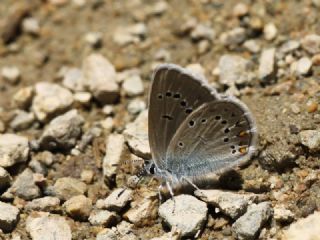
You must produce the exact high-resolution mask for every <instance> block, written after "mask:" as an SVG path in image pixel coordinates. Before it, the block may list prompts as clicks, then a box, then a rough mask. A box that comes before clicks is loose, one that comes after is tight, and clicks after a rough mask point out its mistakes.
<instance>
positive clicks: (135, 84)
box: [122, 75, 144, 97]
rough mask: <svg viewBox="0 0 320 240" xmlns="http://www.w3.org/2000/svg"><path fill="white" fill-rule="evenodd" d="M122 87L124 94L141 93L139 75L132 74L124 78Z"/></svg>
mask: <svg viewBox="0 0 320 240" xmlns="http://www.w3.org/2000/svg"><path fill="white" fill-rule="evenodd" d="M122 88H123V90H124V92H125V94H126V95H127V96H129V97H135V96H138V95H141V94H143V91H144V88H143V82H142V80H141V77H140V76H139V75H133V76H131V77H129V78H127V79H125V80H124V82H123V84H122Z"/></svg>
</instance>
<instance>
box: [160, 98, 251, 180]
mask: <svg viewBox="0 0 320 240" xmlns="http://www.w3.org/2000/svg"><path fill="white" fill-rule="evenodd" d="M256 142H257V132H256V125H255V122H254V120H253V118H252V115H251V114H250V112H249V110H248V109H247V107H246V106H245V105H244V104H243V103H241V102H240V101H239V100H237V99H235V98H231V97H228V98H224V99H222V100H217V101H213V102H210V103H205V104H203V105H202V106H201V107H199V108H198V109H196V110H195V111H194V112H193V113H192V114H190V115H189V116H188V117H187V118H186V119H185V120H184V121H183V123H182V124H181V126H180V127H179V129H178V130H177V132H176V134H175V135H174V137H173V138H172V140H171V142H170V145H169V147H168V151H167V166H166V168H167V169H169V170H170V171H171V172H172V173H173V174H175V175H176V176H177V177H178V178H180V177H183V176H184V177H192V178H198V177H201V176H204V175H206V174H209V173H217V172H219V171H220V172H221V171H222V170H224V169H228V168H232V167H234V166H236V165H239V164H241V163H243V162H245V161H247V160H248V159H249V158H250V156H251V155H252V153H253V152H254V150H255V146H256Z"/></svg>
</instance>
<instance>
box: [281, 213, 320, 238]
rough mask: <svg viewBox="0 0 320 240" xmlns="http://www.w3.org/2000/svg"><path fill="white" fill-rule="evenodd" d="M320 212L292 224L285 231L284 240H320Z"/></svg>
mask: <svg viewBox="0 0 320 240" xmlns="http://www.w3.org/2000/svg"><path fill="white" fill-rule="evenodd" d="M319 222H320V212H317V211H316V212H314V213H313V214H311V215H309V216H308V217H306V218H302V219H299V220H298V221H297V222H295V223H292V224H291V225H290V226H289V228H288V229H287V230H284V231H283V235H282V238H281V239H282V240H300V239H304V240H319V239H320V238H319V236H320V226H319Z"/></svg>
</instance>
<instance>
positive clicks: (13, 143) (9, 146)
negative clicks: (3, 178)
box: [0, 133, 29, 168]
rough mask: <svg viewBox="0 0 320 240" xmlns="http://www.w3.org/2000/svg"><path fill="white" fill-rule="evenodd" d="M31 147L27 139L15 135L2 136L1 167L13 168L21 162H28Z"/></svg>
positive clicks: (0, 149) (0, 142)
mask: <svg viewBox="0 0 320 240" xmlns="http://www.w3.org/2000/svg"><path fill="white" fill-rule="evenodd" d="M28 156H29V145H28V139H27V138H26V137H22V136H18V135H15V134H10V133H7V134H2V135H0V167H4V168H6V167H11V166H13V165H14V164H16V163H19V162H26V161H27V160H28Z"/></svg>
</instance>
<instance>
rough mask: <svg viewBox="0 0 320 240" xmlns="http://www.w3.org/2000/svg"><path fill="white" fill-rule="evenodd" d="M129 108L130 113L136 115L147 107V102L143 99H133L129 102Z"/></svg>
mask: <svg viewBox="0 0 320 240" xmlns="http://www.w3.org/2000/svg"><path fill="white" fill-rule="evenodd" d="M127 109H128V112H129V113H130V114H132V115H135V114H138V113H140V112H142V111H143V110H145V109H146V103H145V102H144V101H143V100H141V99H133V100H132V101H130V102H129V104H128V107H127Z"/></svg>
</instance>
